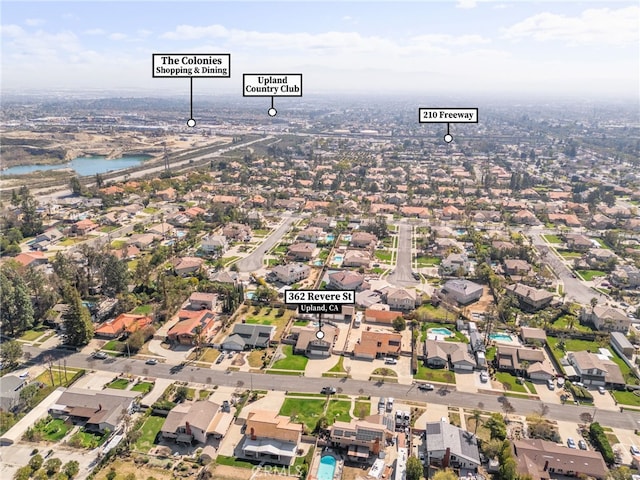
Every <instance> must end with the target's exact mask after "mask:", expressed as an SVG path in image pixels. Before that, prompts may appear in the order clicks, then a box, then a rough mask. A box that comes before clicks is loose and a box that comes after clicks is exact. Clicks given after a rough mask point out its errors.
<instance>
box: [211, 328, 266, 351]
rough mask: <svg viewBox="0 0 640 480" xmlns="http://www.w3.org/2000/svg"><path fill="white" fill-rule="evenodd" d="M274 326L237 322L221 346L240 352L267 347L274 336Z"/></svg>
mask: <svg viewBox="0 0 640 480" xmlns="http://www.w3.org/2000/svg"><path fill="white" fill-rule="evenodd" d="M275 334H276V327H274V326H272V325H254V324H247V323H239V324H236V325H234V326H233V331H232V333H231V335H229V336H228V337H227V338H226V339H225V340H224V342H222V348H224V349H225V350H232V351H235V352H241V351H243V350H249V349H252V348H267V347H268V346H269V343H271V340H273V338H274V337H275Z"/></svg>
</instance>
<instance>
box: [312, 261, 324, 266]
mask: <svg viewBox="0 0 640 480" xmlns="http://www.w3.org/2000/svg"><path fill="white" fill-rule="evenodd" d="M313 264H314V265H315V266H316V267H321V266H322V265H324V262H323V261H322V260H316V261H315V262H313Z"/></svg>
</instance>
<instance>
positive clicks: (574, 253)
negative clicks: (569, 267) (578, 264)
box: [556, 249, 582, 260]
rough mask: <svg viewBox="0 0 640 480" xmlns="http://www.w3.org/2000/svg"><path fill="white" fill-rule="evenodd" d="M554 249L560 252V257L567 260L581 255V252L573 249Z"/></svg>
mask: <svg viewBox="0 0 640 480" xmlns="http://www.w3.org/2000/svg"><path fill="white" fill-rule="evenodd" d="M556 251H557V252H558V253H559V254H560V256H561V257H562V258H564V259H567V260H571V259H573V258H580V257H581V256H582V252H577V251H575V250H562V249H557V250H556Z"/></svg>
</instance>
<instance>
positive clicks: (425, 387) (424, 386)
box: [418, 383, 435, 392]
mask: <svg viewBox="0 0 640 480" xmlns="http://www.w3.org/2000/svg"><path fill="white" fill-rule="evenodd" d="M434 388H435V387H434V386H433V385H431V384H430V383H421V384H420V385H418V390H424V391H425V392H428V391H429V390H433V389H434Z"/></svg>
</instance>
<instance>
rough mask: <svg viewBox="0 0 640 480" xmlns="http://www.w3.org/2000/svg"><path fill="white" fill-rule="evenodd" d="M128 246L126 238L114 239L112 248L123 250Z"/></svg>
mask: <svg viewBox="0 0 640 480" xmlns="http://www.w3.org/2000/svg"><path fill="white" fill-rule="evenodd" d="M126 246H127V242H126V240H114V241H113V242H111V249H112V250H122V249H123V248H124V247H126Z"/></svg>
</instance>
